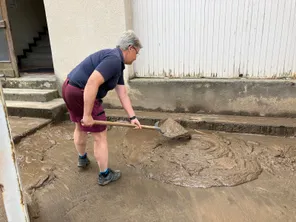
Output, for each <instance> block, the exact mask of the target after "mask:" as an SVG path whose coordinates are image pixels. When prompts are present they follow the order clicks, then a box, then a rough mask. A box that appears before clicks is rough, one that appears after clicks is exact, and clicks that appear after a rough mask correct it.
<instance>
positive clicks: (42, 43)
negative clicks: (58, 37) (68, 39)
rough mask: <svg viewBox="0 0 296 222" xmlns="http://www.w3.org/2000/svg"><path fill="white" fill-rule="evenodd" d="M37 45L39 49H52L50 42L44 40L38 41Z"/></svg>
mask: <svg viewBox="0 0 296 222" xmlns="http://www.w3.org/2000/svg"><path fill="white" fill-rule="evenodd" d="M36 45H37V47H39V46H47V47H50V43H49V41H46V40H45V41H42V40H40V41H38V42H36Z"/></svg>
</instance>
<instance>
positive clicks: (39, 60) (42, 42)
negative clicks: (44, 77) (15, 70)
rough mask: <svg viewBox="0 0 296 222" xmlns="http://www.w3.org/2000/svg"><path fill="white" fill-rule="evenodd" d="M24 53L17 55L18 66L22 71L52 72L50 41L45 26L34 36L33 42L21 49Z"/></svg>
mask: <svg viewBox="0 0 296 222" xmlns="http://www.w3.org/2000/svg"><path fill="white" fill-rule="evenodd" d="M23 52H24V54H23V55H21V56H18V61H19V68H20V70H21V71H22V72H52V71H53V63H52V55H51V48H50V41H49V36H48V31H47V28H44V32H42V33H39V37H37V38H34V43H30V44H29V48H28V49H25V50H23Z"/></svg>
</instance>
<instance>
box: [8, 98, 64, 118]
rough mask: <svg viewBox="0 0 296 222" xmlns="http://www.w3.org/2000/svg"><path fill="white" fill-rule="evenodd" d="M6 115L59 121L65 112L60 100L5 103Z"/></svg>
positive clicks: (9, 101) (62, 102) (62, 101)
mask: <svg viewBox="0 0 296 222" xmlns="http://www.w3.org/2000/svg"><path fill="white" fill-rule="evenodd" d="M6 106H7V110H8V115H10V116H21V117H39V118H47V119H60V118H61V117H62V116H63V115H64V113H65V112H66V111H67V109H66V105H65V103H64V100H63V99H62V98H58V99H54V100H51V101H49V102H23V101H11V100H7V101H6Z"/></svg>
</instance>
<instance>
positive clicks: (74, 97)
mask: <svg viewBox="0 0 296 222" xmlns="http://www.w3.org/2000/svg"><path fill="white" fill-rule="evenodd" d="M83 91H84V90H83V89H80V88H78V87H75V86H73V85H70V84H69V79H66V80H65V82H64V84H63V87H62V95H63V99H64V101H65V103H66V106H67V109H68V111H69V114H70V119H71V121H72V122H76V123H79V125H80V128H81V130H82V131H85V132H93V133H95V132H103V131H104V130H106V126H105V125H93V126H91V127H85V126H82V125H81V123H80V121H81V120H82V117H83V104H84V101H83ZM91 115H92V117H93V119H94V120H103V121H106V114H105V111H104V109H103V107H102V103H101V102H100V101H99V100H97V99H96V100H95V103H94V107H93V110H92V114H91Z"/></svg>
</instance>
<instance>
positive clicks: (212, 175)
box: [0, 122, 296, 222]
mask: <svg viewBox="0 0 296 222" xmlns="http://www.w3.org/2000/svg"><path fill="white" fill-rule="evenodd" d="M73 129H74V126H73V125H72V124H71V123H69V122H66V123H61V124H59V125H55V126H50V127H46V128H44V129H42V130H40V131H38V132H37V133H35V134H34V135H32V136H29V137H27V138H25V139H24V140H22V141H21V143H20V144H18V145H17V146H16V149H17V160H18V164H19V166H20V171H21V178H22V183H23V187H24V191H25V200H26V202H27V203H28V204H29V210H30V212H31V216H32V221H39V222H44V221H149V222H150V221H294V219H295V218H296V207H295V206H296V178H295V173H294V172H295V171H294V170H295V156H296V155H295V154H296V153H295V145H294V144H296V139H293V138H281V137H265V136H255V135H241V134H227V133H217V132H209V131H204V132H202V133H194V134H193V138H192V140H191V141H188V142H184V141H170V140H167V139H165V138H163V137H162V136H161V135H160V134H159V133H158V132H154V131H149V130H147V131H144V130H142V131H139V130H126V129H124V128H113V129H111V130H110V131H109V133H108V135H109V137H108V141H109V157H110V167H112V168H114V169H120V170H122V172H123V177H122V178H121V179H120V181H118V182H116V183H114V184H110V186H106V187H99V186H98V185H97V173H98V167H97V164H96V163H95V160H94V158H93V150H92V143H91V142H92V140H91V138H90V140H89V142H88V145H87V147H88V153H89V157H90V160H91V165H90V167H89V168H88V169H87V170H85V171H81V170H79V169H77V167H76V164H77V153H76V151H75V149H74V146H73V136H72V133H73ZM238 184H240V185H239V186H234V185H238ZM176 185H179V186H176ZM224 186H232V187H224ZM192 187H194V188H192ZM196 187H212V188H210V189H197V188H196ZM53 212H54V213H53ZM0 221H1V218H0Z"/></svg>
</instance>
